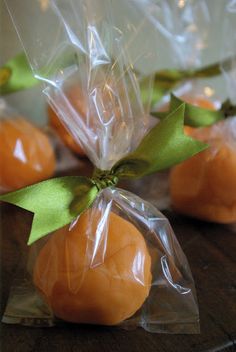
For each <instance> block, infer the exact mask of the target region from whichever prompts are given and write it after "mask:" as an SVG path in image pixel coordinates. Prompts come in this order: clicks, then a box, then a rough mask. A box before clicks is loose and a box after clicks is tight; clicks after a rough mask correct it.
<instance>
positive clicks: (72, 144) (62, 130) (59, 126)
mask: <svg viewBox="0 0 236 352" xmlns="http://www.w3.org/2000/svg"><path fill="white" fill-rule="evenodd" d="M48 117H49V124H50V125H51V126H52V127H53V129H54V130H55V131H56V132H57V134H58V136H59V137H60V138H61V140H62V141H63V142H64V143H65V145H66V146H67V147H68V148H70V149H71V150H72V151H73V152H74V153H76V154H79V155H80V156H85V152H84V150H83V148H82V147H81V146H80V144H79V143H77V142H76V141H75V139H74V138H73V136H72V135H71V134H70V133H69V132H68V131H67V129H66V127H65V126H64V125H63V123H62V122H61V120H60V119H59V117H58V116H57V114H56V112H55V111H54V110H53V109H52V108H51V107H50V106H48Z"/></svg>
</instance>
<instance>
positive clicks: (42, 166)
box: [0, 98, 55, 193]
mask: <svg viewBox="0 0 236 352" xmlns="http://www.w3.org/2000/svg"><path fill="white" fill-rule="evenodd" d="M0 150H1V152H0V193H5V192H9V191H13V190H16V189H18V188H22V187H25V186H28V185H31V184H33V183H36V182H39V181H42V180H44V179H47V178H49V177H51V176H52V175H53V173H54V170H55V155H54V150H53V147H52V146H51V143H50V141H49V138H48V137H47V135H46V134H45V133H44V132H43V131H41V130H40V129H38V128H37V127H35V126H34V125H32V124H31V123H30V122H29V121H27V119H25V118H24V117H22V116H20V115H19V114H18V113H17V112H16V111H14V109H12V108H10V107H9V106H7V104H6V102H5V100H4V99H3V98H0Z"/></svg>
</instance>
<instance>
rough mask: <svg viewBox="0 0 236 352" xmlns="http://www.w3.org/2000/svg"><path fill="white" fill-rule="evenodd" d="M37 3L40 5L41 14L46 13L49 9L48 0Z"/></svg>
mask: <svg viewBox="0 0 236 352" xmlns="http://www.w3.org/2000/svg"><path fill="white" fill-rule="evenodd" d="M39 3H40V7H41V10H42V11H43V12H45V11H47V9H48V7H49V1H48V0H39Z"/></svg>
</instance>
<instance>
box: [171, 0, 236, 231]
mask: <svg viewBox="0 0 236 352" xmlns="http://www.w3.org/2000/svg"><path fill="white" fill-rule="evenodd" d="M222 3H223V4H224V9H223V10H222V11H223V13H224V16H223V17H222V21H221V32H222V35H221V39H222V40H220V41H219V62H220V64H221V70H222V74H223V79H224V82H223V84H222V85H223V87H224V89H225V91H226V96H227V98H228V99H229V101H228V102H227V103H225V104H226V107H227V105H228V107H227V108H226V109H225V115H226V119H224V120H222V121H219V122H217V123H216V124H214V125H212V126H209V127H204V128H194V129H191V128H190V129H188V133H189V134H190V135H191V136H193V137H194V138H196V139H199V140H202V141H204V142H206V143H208V144H209V148H208V149H207V150H206V151H204V152H203V153H200V154H199V155H197V156H195V157H193V158H191V159H189V160H187V161H185V162H183V163H182V164H180V165H177V166H176V167H174V168H173V170H172V171H171V176H170V193H171V200H172V205H173V206H174V208H175V209H176V210H177V211H179V212H181V213H183V214H187V215H190V216H193V217H196V218H199V219H202V220H207V221H213V222H217V223H223V224H235V223H236V108H235V103H236V90H235V88H236V85H235V84H236V34H235V33H236V6H235V2H233V1H225V2H222ZM225 58H228V60H227V62H226V61H225ZM183 185H184V188H183ZM186 185H191V189H190V187H187V186H186ZM188 189H189V190H188Z"/></svg>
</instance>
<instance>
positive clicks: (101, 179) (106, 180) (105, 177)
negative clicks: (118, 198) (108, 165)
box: [91, 169, 119, 192]
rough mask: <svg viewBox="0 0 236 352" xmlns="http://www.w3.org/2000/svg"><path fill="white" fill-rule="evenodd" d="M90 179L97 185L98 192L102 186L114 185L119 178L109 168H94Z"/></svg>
mask: <svg viewBox="0 0 236 352" xmlns="http://www.w3.org/2000/svg"><path fill="white" fill-rule="evenodd" d="M91 181H92V183H93V184H94V185H95V186H96V187H97V190H98V192H100V191H101V190H102V189H104V188H107V187H113V186H116V185H117V183H118V181H119V179H118V177H117V176H115V175H113V174H112V172H111V171H110V170H99V169H96V170H95V172H94V175H93V178H92V179H91Z"/></svg>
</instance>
